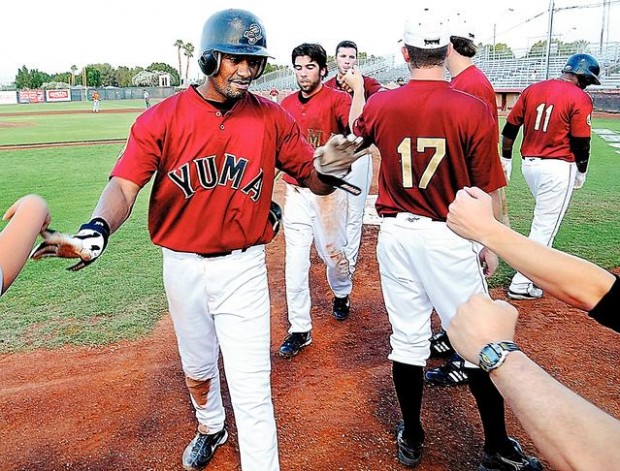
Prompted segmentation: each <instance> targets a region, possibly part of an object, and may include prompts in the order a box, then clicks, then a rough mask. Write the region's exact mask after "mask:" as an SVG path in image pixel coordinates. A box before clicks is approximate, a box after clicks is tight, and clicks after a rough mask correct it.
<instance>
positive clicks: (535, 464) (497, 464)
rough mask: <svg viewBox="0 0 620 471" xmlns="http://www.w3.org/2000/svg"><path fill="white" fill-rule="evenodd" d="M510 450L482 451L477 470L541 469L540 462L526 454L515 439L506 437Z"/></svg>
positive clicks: (533, 470)
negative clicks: (505, 451) (504, 451)
mask: <svg viewBox="0 0 620 471" xmlns="http://www.w3.org/2000/svg"><path fill="white" fill-rule="evenodd" d="M508 440H510V442H511V443H512V447H513V449H512V451H511V452H510V453H507V454H502V453H499V452H495V453H487V452H486V451H485V452H484V455H483V457H482V461H481V462H480V465H479V466H478V471H541V470H542V469H543V466H542V463H541V462H540V461H539V459H538V458H536V457H535V456H527V455H526V454H525V453H523V449H522V448H521V445H520V444H519V442H518V441H517V440H515V439H514V438H512V437H508Z"/></svg>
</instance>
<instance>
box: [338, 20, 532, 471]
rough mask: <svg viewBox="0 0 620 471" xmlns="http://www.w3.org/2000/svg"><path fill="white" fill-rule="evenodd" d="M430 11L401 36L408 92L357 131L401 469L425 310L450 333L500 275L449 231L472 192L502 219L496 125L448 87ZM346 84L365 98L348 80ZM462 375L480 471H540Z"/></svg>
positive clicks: (424, 340) (381, 100) (477, 378)
mask: <svg viewBox="0 0 620 471" xmlns="http://www.w3.org/2000/svg"><path fill="white" fill-rule="evenodd" d="M430 13H431V12H430V11H429V10H428V9H427V10H425V13H423V14H422V15H421V16H420V18H419V19H418V22H415V23H413V22H409V23H407V26H406V28H405V34H404V46H403V48H402V54H403V57H404V59H405V61H406V62H407V64H408V66H409V68H410V70H411V80H410V81H409V83H408V84H407V85H406V86H404V87H400V88H397V89H394V90H390V91H386V92H383V93H380V94H377V95H375V96H374V97H372V98H371V99H370V100H369V101H368V103H366V106H365V108H364V110H363V111H362V114H361V116H360V117H359V118H358V119H357V121H356V122H355V124H354V126H353V132H354V133H355V134H356V135H358V136H360V137H363V139H364V143H365V144H369V143H371V142H374V143H375V144H377V147H378V148H379V151H380V152H381V172H380V176H379V194H378V198H377V205H376V206H377V212H378V214H379V215H380V216H381V217H382V222H381V230H380V233H379V237H378V242H377V258H378V261H379V269H380V275H381V287H382V291H383V296H384V300H385V305H386V309H387V311H388V316H389V320H390V323H391V325H392V334H391V337H390V344H391V352H390V354H389V358H390V359H391V360H392V362H393V369H392V373H393V380H394V386H395V389H396V395H397V397H398V401H399V403H400V408H401V412H402V416H403V421H402V422H401V423H400V424H399V426H398V428H397V440H396V441H397V453H398V459H399V461H400V462H401V463H402V464H404V465H407V466H416V465H417V464H418V463H419V462H420V460H421V459H422V451H423V447H424V437H425V434H424V429H423V426H422V423H421V420H420V409H421V406H422V392H423V384H424V383H423V367H424V365H425V363H426V359H427V358H428V356H429V338H430V334H431V328H430V315H431V312H432V309H433V308H435V309H436V310H437V312H438V314H439V316H440V318H441V320H442V324H443V325H444V326H447V325H448V324H449V323H450V320H451V319H452V317H453V316H454V315H455V314H456V309H457V306H458V305H460V304H461V303H463V302H465V301H466V300H468V299H469V298H470V297H471V296H472V295H473V294H476V293H486V292H487V285H486V281H485V278H484V274H487V275H490V274H491V273H492V272H493V271H494V270H495V268H496V267H497V257H496V256H495V255H494V254H493V253H492V252H490V251H488V250H487V249H484V248H482V249H481V248H480V246H478V245H477V244H474V243H472V242H470V241H468V240H466V239H463V238H461V237H459V236H457V235H456V234H455V233H454V232H452V231H451V230H450V229H448V227H447V226H446V223H445V221H446V215H447V212H448V205H449V203H450V202H451V201H452V200H453V199H454V196H455V194H456V192H457V191H458V190H459V189H460V188H462V187H464V186H465V185H468V184H469V183H468V182H476V184H477V185H480V186H481V187H483V188H484V189H485V190H486V191H489V192H491V194H492V195H493V198H494V203H495V209H496V212H499V207H498V206H499V197H498V194H497V190H498V189H499V188H501V187H503V186H504V185H505V178H504V175H503V172H502V167H501V164H500V161H499V159H497V158H493V155H494V152H495V151H494V147H495V146H496V138H495V136H494V134H493V130H494V129H495V123H494V121H493V118H492V116H491V114H490V113H489V111H488V110H487V108H486V106H485V105H484V103H482V102H481V101H480V100H478V99H477V98H474V97H472V96H470V95H467V94H465V93H462V92H459V91H457V90H454V89H453V88H451V87H450V84H449V83H447V82H446V81H445V79H444V77H445V61H446V57H447V56H448V55H449V54H450V53H451V52H452V45H451V44H450V41H449V38H448V36H447V34H446V33H445V32H444V31H443V30H442V26H441V25H440V23H439V22H432V18H427V16H428V15H430ZM349 85H350V86H351V87H352V88H353V89H354V91H355V93H356V94H357V93H362V83H361V80H359V78H357V77H356V76H354V80H351V82H350V83H349ZM467 366H469V367H470V368H471V370H470V372H469V378H470V388H471V391H472V393H473V395H474V397H475V398H476V402H477V404H478V409H479V411H480V415H481V418H482V424H483V429H484V435H485V444H484V456H483V458H482V461H481V463H480V466H479V468H478V469H479V470H500V471H503V470H538V469H541V465H540V462H539V461H538V460H537V459H536V458H532V457H528V456H526V455H525V454H524V453H523V451H522V450H521V447H520V446H519V444H518V442H517V441H516V440H514V439H512V438H509V437H508V436H507V434H506V429H505V421H504V404H503V400H502V397H501V395H500V394H499V393H498V391H497V389H495V387H494V386H493V384H492V383H491V381H490V379H489V376H488V374H487V373H485V372H484V371H482V370H479V369H475V368H474V367H475V365H473V364H470V363H468V364H467Z"/></svg>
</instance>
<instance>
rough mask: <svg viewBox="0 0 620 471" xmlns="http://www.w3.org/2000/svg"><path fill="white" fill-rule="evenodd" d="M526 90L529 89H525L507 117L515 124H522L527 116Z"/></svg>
mask: <svg viewBox="0 0 620 471" xmlns="http://www.w3.org/2000/svg"><path fill="white" fill-rule="evenodd" d="M526 92H527V89H526V90H525V91H523V93H522V94H521V96H520V97H519V98H518V99H517V101H516V103H515V105H514V106H513V108H512V110H510V113H508V117H507V118H506V121H508V122H509V123H510V124H512V125H514V126H521V125H522V124H523V120H524V116H525V106H524V102H525V98H526Z"/></svg>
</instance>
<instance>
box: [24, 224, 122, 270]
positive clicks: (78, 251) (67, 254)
mask: <svg viewBox="0 0 620 471" xmlns="http://www.w3.org/2000/svg"><path fill="white" fill-rule="evenodd" d="M109 236H110V226H109V225H108V223H107V222H106V221H105V220H103V219H101V218H95V219H92V220H91V221H90V222H88V223H86V224H82V226H81V227H80V230H79V232H78V233H77V234H76V235H69V234H63V233H62V232H57V231H53V230H48V231H46V233H45V240H44V241H43V242H41V243H40V244H39V245H38V246H37V247H35V249H34V250H33V251H32V253H31V254H30V257H31V258H32V259H34V260H40V259H42V258H47V257H60V258H79V259H80V261H79V262H78V263H76V264H75V265H72V266H70V267H69V268H67V270H71V271H78V270H81V269H82V268H84V267H87V266H88V265H90V264H91V263H93V262H94V261H95V260H97V258H99V256H100V255H101V254H102V253H103V251H104V250H105V248H106V246H107V245H108V238H109Z"/></svg>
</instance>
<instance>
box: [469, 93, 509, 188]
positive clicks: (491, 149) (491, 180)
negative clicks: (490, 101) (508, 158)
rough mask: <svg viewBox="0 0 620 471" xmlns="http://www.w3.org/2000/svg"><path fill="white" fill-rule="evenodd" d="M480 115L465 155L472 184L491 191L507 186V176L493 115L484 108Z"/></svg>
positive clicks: (475, 120) (480, 110)
mask: <svg viewBox="0 0 620 471" xmlns="http://www.w3.org/2000/svg"><path fill="white" fill-rule="evenodd" d="M478 112H479V114H480V117H479V118H478V119H474V122H477V123H478V126H477V128H478V129H477V130H476V131H474V132H472V134H471V135H472V136H473V138H472V140H471V141H470V145H469V147H468V150H467V153H468V155H466V156H465V158H466V159H467V162H468V167H469V174H470V176H471V180H472V184H473V185H475V186H477V187H479V188H481V189H483V190H484V191H486V192H487V193H491V192H493V191H495V190H498V189H499V188H503V187H505V186H506V178H505V176H504V172H503V170H502V164H501V161H500V159H499V154H498V150H497V139H496V138H495V133H496V127H495V121H494V120H493V117H492V116H491V114H490V113H489V112H488V109H487V107H486V105H485V106H484V109H482V108H480V109H479V110H478Z"/></svg>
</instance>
